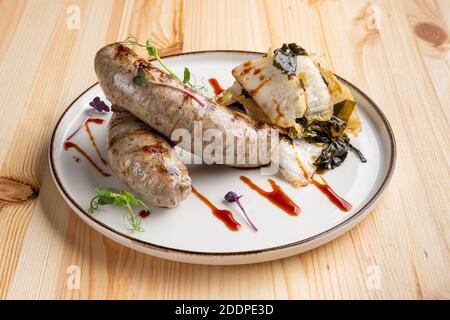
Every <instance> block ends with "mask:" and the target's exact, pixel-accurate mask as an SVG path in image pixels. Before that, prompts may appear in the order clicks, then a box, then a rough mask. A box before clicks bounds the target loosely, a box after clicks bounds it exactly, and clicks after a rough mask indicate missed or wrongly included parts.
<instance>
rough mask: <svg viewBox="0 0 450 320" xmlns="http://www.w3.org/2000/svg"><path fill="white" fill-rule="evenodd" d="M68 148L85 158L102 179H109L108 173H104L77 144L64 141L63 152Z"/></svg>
mask: <svg viewBox="0 0 450 320" xmlns="http://www.w3.org/2000/svg"><path fill="white" fill-rule="evenodd" d="M70 148H73V149H75V150H77V151H78V152H79V153H80V154H81V155H82V156H83V157H85V158H86V160H87V161H89V162H90V163H91V164H92V165H93V166H94V168H95V169H97V171H98V172H99V173H100V174H101V175H102V176H104V177H110V176H111V175H110V174H109V173H106V172H104V171H103V170H102V169H101V168H100V167H99V166H98V165H97V164H96V163H95V162H94V160H92V158H91V157H90V156H89V155H88V154H87V153H86V152H84V150H83V149H81V148H80V147H79V146H78V145H77V144H75V143H73V142H70V141H66V142H64V150H68V149H70Z"/></svg>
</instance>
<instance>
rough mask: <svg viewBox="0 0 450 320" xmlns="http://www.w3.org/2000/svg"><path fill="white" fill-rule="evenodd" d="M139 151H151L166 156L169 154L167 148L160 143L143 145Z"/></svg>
mask: <svg viewBox="0 0 450 320" xmlns="http://www.w3.org/2000/svg"><path fill="white" fill-rule="evenodd" d="M141 151H142V152H148V153H153V154H156V155H158V156H168V155H169V150H168V149H167V148H166V147H164V146H163V145H162V144H160V143H156V144H152V145H148V146H144V147H142V148H141Z"/></svg>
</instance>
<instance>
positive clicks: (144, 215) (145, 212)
mask: <svg viewBox="0 0 450 320" xmlns="http://www.w3.org/2000/svg"><path fill="white" fill-rule="evenodd" d="M149 215H150V210H141V211H140V212H139V216H140V217H141V218H147V217H148V216H149Z"/></svg>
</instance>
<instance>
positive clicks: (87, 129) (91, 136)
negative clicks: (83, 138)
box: [84, 118, 108, 166]
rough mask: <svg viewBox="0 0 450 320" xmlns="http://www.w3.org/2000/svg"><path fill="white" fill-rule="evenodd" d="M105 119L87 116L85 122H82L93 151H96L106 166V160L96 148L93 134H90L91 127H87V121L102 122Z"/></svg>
mask: <svg viewBox="0 0 450 320" xmlns="http://www.w3.org/2000/svg"><path fill="white" fill-rule="evenodd" d="M104 122H105V120H103V119H97V118H89V119H88V120H87V121H86V123H85V124H84V128H85V129H86V132H87V134H88V135H89V140H91V143H92V145H93V146H94V149H95V152H96V153H97V155H98V157H99V158H100V160H101V161H102V163H103V164H104V165H105V166H107V165H108V161H106V159H105V158H104V157H103V156H102V154H101V153H100V150H99V149H98V146H97V143H96V142H95V139H94V136H93V135H92V132H91V129H90V128H89V123H95V124H103V123H104Z"/></svg>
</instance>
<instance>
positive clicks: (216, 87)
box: [208, 78, 223, 94]
mask: <svg viewBox="0 0 450 320" xmlns="http://www.w3.org/2000/svg"><path fill="white" fill-rule="evenodd" d="M208 82H209V84H210V85H211V87H212V88H213V89H214V93H215V94H219V93H222V92H223V88H222V87H221V85H220V83H219V81H217V79H216V78H211V79H208Z"/></svg>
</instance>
